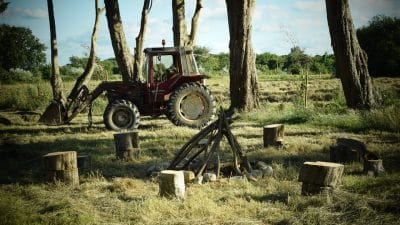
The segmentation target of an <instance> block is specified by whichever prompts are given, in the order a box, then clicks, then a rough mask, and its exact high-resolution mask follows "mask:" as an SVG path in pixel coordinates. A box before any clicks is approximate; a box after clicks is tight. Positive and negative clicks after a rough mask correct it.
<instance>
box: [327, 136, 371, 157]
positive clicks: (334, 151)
mask: <svg viewBox="0 0 400 225" xmlns="http://www.w3.org/2000/svg"><path fill="white" fill-rule="evenodd" d="M367 152H368V150H367V146H366V145H365V144H364V143H362V142H361V141H358V140H354V139H348V138H338V139H337V140H336V146H331V147H330V161H331V162H341V163H347V162H361V161H363V158H364V155H365V154H366V153H367Z"/></svg>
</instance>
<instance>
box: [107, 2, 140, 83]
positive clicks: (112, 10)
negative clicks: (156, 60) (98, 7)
mask: <svg viewBox="0 0 400 225" xmlns="http://www.w3.org/2000/svg"><path fill="white" fill-rule="evenodd" d="M104 5H105V7H106V17H107V22H108V29H109V31H110V36H111V42H112V46H113V49H114V54H115V59H116V61H117V64H118V67H119V70H120V73H121V75H122V81H123V82H124V83H126V82H129V81H131V80H137V77H136V76H135V74H134V73H133V61H132V55H131V53H130V51H129V48H128V44H127V43H126V39H125V34H124V29H123V26H122V20H121V15H120V13H119V5H118V0H104Z"/></svg>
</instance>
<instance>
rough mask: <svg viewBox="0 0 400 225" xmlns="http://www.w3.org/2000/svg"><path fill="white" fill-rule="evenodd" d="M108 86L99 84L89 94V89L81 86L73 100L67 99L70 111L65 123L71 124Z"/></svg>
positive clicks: (103, 83)
mask: <svg viewBox="0 0 400 225" xmlns="http://www.w3.org/2000/svg"><path fill="white" fill-rule="evenodd" d="M108 86H109V84H108V83H107V82H102V83H101V84H99V85H98V86H97V87H96V88H95V89H94V90H93V91H92V92H91V93H89V89H88V88H87V87H86V86H83V87H82V88H81V89H80V90H79V94H78V95H77V96H76V97H75V99H69V101H70V102H71V104H70V105H71V107H70V109H71V110H68V111H71V112H70V113H68V115H67V117H68V118H67V120H66V122H65V123H69V122H71V120H72V119H74V118H75V117H76V116H77V115H78V114H79V113H80V112H82V111H83V110H84V109H86V107H87V106H89V105H91V104H92V102H93V101H94V100H96V98H97V97H99V96H100V95H101V94H102V93H103V92H104V91H106V90H107V87H108Z"/></svg>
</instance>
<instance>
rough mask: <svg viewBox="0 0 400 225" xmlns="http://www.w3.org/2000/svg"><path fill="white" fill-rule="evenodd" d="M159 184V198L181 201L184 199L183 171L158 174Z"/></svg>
mask: <svg viewBox="0 0 400 225" xmlns="http://www.w3.org/2000/svg"><path fill="white" fill-rule="evenodd" d="M159 182H160V183H159V187H160V196H161V197H167V198H174V197H176V198H181V199H184V198H185V197H186V196H185V195H186V193H185V176H184V173H183V171H176V170H163V171H161V173H160V177H159Z"/></svg>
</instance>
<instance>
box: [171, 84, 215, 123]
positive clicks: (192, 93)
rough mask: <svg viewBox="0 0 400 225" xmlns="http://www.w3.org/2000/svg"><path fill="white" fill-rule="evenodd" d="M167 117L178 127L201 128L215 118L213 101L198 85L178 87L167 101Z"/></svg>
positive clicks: (202, 86)
mask: <svg viewBox="0 0 400 225" xmlns="http://www.w3.org/2000/svg"><path fill="white" fill-rule="evenodd" d="M166 114H167V117H168V119H169V120H171V122H172V123H174V124H175V125H178V126H182V125H183V126H189V127H202V126H204V125H206V124H207V123H208V122H210V121H211V120H212V119H213V118H214V116H215V99H214V96H212V94H211V92H210V91H209V90H208V89H207V88H206V87H205V86H204V85H201V84H199V83H187V84H184V85H182V86H180V87H179V88H178V89H177V90H176V91H175V92H174V93H173V94H172V95H171V98H170V99H169V102H168V105H167V113H166Z"/></svg>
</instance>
